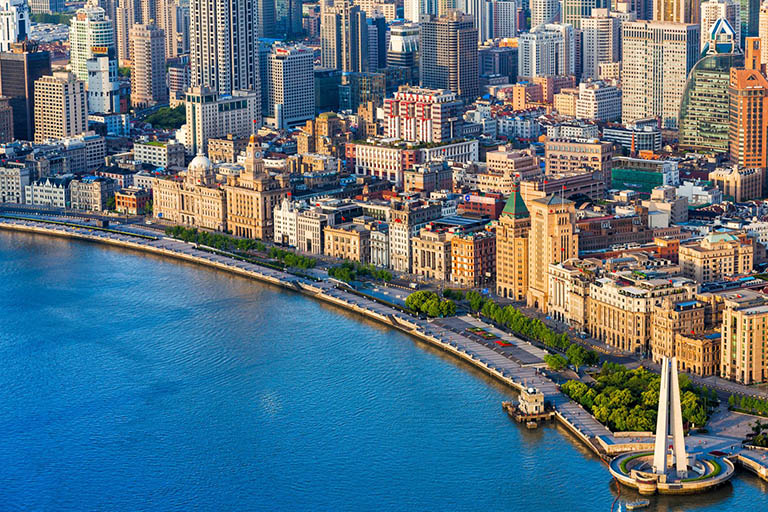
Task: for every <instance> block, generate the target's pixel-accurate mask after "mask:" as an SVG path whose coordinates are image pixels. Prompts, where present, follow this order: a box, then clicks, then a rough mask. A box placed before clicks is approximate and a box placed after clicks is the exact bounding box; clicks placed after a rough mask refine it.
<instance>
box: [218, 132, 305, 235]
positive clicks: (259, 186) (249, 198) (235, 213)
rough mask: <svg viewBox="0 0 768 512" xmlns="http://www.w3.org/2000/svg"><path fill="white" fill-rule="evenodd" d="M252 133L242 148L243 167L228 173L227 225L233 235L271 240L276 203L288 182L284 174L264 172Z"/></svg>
mask: <svg viewBox="0 0 768 512" xmlns="http://www.w3.org/2000/svg"><path fill="white" fill-rule="evenodd" d="M259 154H260V152H259V150H258V147H257V146H256V138H255V137H254V136H253V135H252V136H251V140H250V142H249V144H248V147H246V149H245V162H244V166H245V170H244V171H243V172H242V173H241V174H240V176H230V177H228V178H227V184H226V185H225V186H224V190H225V191H226V193H227V227H228V228H229V230H230V231H231V232H232V234H234V235H235V236H243V237H247V238H256V239H259V240H272V234H273V233H274V210H275V206H277V205H278V204H280V203H281V202H282V200H283V199H284V198H286V197H288V194H289V193H290V191H291V189H290V182H289V178H288V176H286V175H284V174H280V175H278V176H277V177H276V178H273V177H272V176H270V175H269V174H267V173H266V172H264V165H263V162H262V160H261V159H260V158H259V157H258V155H259Z"/></svg>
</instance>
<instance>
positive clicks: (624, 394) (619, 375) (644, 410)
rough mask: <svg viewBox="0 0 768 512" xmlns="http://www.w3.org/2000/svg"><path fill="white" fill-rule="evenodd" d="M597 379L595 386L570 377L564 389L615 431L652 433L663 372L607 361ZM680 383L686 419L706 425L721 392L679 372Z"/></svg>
mask: <svg viewBox="0 0 768 512" xmlns="http://www.w3.org/2000/svg"><path fill="white" fill-rule="evenodd" d="M595 380H596V382H595V384H593V385H592V386H588V385H586V384H584V383H583V382H580V381H577V380H569V381H568V382H566V383H565V384H563V385H562V386H561V389H562V391H563V392H564V393H565V394H566V395H568V396H569V397H571V398H572V399H573V400H574V401H576V402H578V403H580V404H581V405H582V406H583V407H584V408H585V409H586V410H587V411H589V412H590V413H591V414H592V415H593V416H594V417H595V418H596V419H597V420H598V421H599V422H601V423H603V424H604V425H606V426H608V428H610V429H611V430H612V431H614V432H622V431H640V432H648V431H652V430H653V429H654V428H655V427H656V414H657V410H658V407H659V389H660V384H661V377H660V376H659V375H657V374H655V373H653V372H650V371H648V370H646V369H645V368H637V369H635V370H628V369H627V368H625V367H624V366H622V365H617V364H608V363H606V364H604V365H603V368H602V370H601V372H600V374H599V375H598V376H597V378H596V379H595ZM679 382H680V402H681V406H682V412H683V421H684V422H685V423H686V424H687V425H688V426H689V427H693V426H696V427H702V426H704V425H705V424H706V422H707V420H708V419H709V414H710V413H711V411H712V409H713V407H714V406H715V404H716V403H717V394H716V393H715V392H714V391H712V390H709V389H708V388H706V387H701V388H698V387H695V386H693V384H692V383H691V381H690V379H689V378H688V377H687V376H686V375H684V374H680V375H679Z"/></svg>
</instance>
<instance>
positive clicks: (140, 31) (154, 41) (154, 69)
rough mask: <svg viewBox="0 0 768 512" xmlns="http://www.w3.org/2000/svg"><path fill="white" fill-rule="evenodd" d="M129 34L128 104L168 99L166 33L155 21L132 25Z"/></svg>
mask: <svg viewBox="0 0 768 512" xmlns="http://www.w3.org/2000/svg"><path fill="white" fill-rule="evenodd" d="M130 37H131V46H132V47H133V52H132V53H133V61H132V63H133V65H132V66H131V105H132V106H134V107H138V108H146V107H151V106H152V105H156V104H158V103H164V102H166V101H168V87H167V86H166V84H165V34H164V33H163V31H162V30H160V29H159V28H157V27H156V26H154V25H134V26H133V27H132V28H131V32H130Z"/></svg>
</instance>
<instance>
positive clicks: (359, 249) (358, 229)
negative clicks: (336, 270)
mask: <svg viewBox="0 0 768 512" xmlns="http://www.w3.org/2000/svg"><path fill="white" fill-rule="evenodd" d="M323 236H324V238H325V248H324V251H325V254H326V255H328V256H331V257H333V258H339V259H342V260H350V261H357V262H360V263H368V262H369V261H370V259H371V232H370V231H369V230H368V229H367V228H366V227H365V226H364V225H362V224H357V223H354V222H347V223H345V224H337V225H335V226H326V227H325V229H324V230H323Z"/></svg>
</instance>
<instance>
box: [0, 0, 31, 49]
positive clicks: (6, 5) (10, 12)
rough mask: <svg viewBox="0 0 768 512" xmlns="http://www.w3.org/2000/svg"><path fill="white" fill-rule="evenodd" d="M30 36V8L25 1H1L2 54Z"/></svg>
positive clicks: (0, 39)
mask: <svg viewBox="0 0 768 512" xmlns="http://www.w3.org/2000/svg"><path fill="white" fill-rule="evenodd" d="M28 36H29V6H28V5H27V3H26V1H25V0H0V52H7V51H10V49H11V45H12V44H13V43H18V42H21V41H23V40H25V39H27V37H28Z"/></svg>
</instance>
